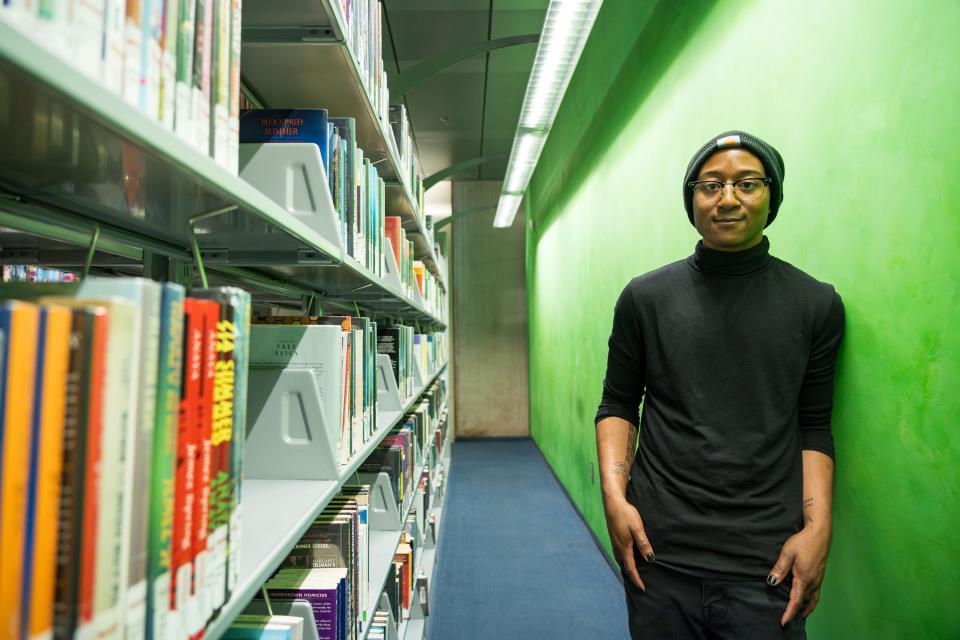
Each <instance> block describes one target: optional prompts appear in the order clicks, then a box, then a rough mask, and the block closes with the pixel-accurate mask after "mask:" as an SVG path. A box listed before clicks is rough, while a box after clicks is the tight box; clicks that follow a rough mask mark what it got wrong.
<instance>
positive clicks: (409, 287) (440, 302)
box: [384, 216, 447, 319]
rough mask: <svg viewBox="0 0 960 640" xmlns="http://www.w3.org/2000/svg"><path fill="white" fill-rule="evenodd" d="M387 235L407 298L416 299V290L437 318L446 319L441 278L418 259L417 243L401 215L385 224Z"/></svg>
mask: <svg viewBox="0 0 960 640" xmlns="http://www.w3.org/2000/svg"><path fill="white" fill-rule="evenodd" d="M384 234H385V235H386V237H387V238H389V239H390V247H392V248H393V259H394V260H395V261H396V264H397V268H398V269H399V271H400V282H401V285H402V286H403V292H404V294H405V295H406V296H407V297H410V298H412V297H413V296H414V290H416V292H417V293H418V294H419V296H420V297H421V298H422V299H423V303H424V306H425V307H426V308H427V310H428V311H430V312H431V313H433V315H435V316H437V317H439V318H441V319H442V318H444V317H445V316H446V308H447V297H446V292H445V291H444V290H443V288H441V287H440V284H439V283H438V282H437V278H436V277H435V276H434V275H433V274H432V273H431V272H430V271H429V270H428V269H427V267H426V265H425V264H424V263H423V262H422V261H420V260H415V259H414V255H415V249H414V244H413V240H409V239H408V238H407V231H406V229H404V228H403V221H402V220H401V219H400V218H399V217H397V216H387V217H386V220H385V221H384Z"/></svg>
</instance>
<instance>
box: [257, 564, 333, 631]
mask: <svg viewBox="0 0 960 640" xmlns="http://www.w3.org/2000/svg"><path fill="white" fill-rule="evenodd" d="M346 582H347V570H346V569H309V570H304V571H300V572H291V573H288V574H285V575H284V576H282V577H278V578H273V579H271V580H269V581H268V582H267V583H266V584H265V585H264V589H266V591H267V594H268V595H269V597H270V598H271V599H274V598H275V599H281V600H305V601H307V602H308V603H310V607H311V609H312V610H313V616H314V620H315V621H316V629H317V635H318V636H319V640H346V631H347V619H346V589H347V586H346Z"/></svg>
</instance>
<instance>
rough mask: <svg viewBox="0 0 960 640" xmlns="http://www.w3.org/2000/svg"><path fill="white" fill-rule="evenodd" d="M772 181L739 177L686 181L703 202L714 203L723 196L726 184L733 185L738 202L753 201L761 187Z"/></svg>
mask: <svg viewBox="0 0 960 640" xmlns="http://www.w3.org/2000/svg"><path fill="white" fill-rule="evenodd" d="M772 181H773V179H772V178H741V179H740V180H729V181H727V182H720V181H718V180H696V181H694V182H688V183H687V186H688V187H690V188H691V189H693V194H694V195H695V196H696V197H697V199H698V200H700V201H701V202H703V203H704V204H714V203H716V202H718V201H719V200H720V198H721V197H722V196H723V190H724V189H725V188H726V186H727V185H728V184H731V185H733V194H734V195H735V196H737V200H739V201H740V202H753V201H754V200H757V199H758V198H760V196H762V195H763V188H764V187H765V186H767V185H768V184H770V183H771V182H772Z"/></svg>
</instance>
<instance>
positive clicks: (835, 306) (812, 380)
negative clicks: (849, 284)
mask: <svg viewBox="0 0 960 640" xmlns="http://www.w3.org/2000/svg"><path fill="white" fill-rule="evenodd" d="M843 329H844V313H843V301H842V300H841V299H840V296H839V294H837V293H834V296H833V302H832V303H831V305H830V311H829V312H828V313H827V314H826V317H825V318H824V320H823V322H822V323H821V324H820V326H819V327H818V328H817V333H816V334H815V335H814V336H813V341H812V344H811V347H810V359H809V361H808V363H807V371H806V373H805V374H804V377H803V386H802V387H801V388H800V395H799V397H798V400H797V402H798V409H799V424H800V447H801V449H804V450H812V451H820V452H821V453H824V454H826V455H828V456H830V457H831V458H832V457H833V456H834V449H833V433H832V432H831V429H830V415H831V413H832V411H833V378H834V371H835V369H836V365H837V354H838V353H839V351H840V343H841V342H842V340H843Z"/></svg>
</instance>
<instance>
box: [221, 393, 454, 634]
mask: <svg viewBox="0 0 960 640" xmlns="http://www.w3.org/2000/svg"><path fill="white" fill-rule="evenodd" d="M438 393H440V392H439V391H438V390H437V389H434V388H431V389H430V390H429V391H428V395H430V396H431V397H433V398H434V401H436V399H437V398H439V396H438V395H437V394H438ZM428 404H429V402H428ZM417 413H421V414H423V415H426V413H427V409H426V408H425V407H424V409H423V410H422V411H421V410H420V407H418V409H417V410H416V411H415V412H414V414H417ZM410 417H411V418H412V417H413V416H410ZM417 424H419V423H418V422H416V421H413V420H405V421H404V423H403V424H402V425H398V426H397V427H396V428H394V429H393V430H392V431H391V432H390V433H389V434H387V435H386V436H385V437H384V439H383V441H382V442H381V443H380V444H379V445H378V447H377V448H376V449H375V450H374V452H373V453H371V455H370V457H369V458H368V459H367V461H365V463H364V465H363V466H362V467H361V469H360V471H361V475H360V477H365V476H364V475H363V472H364V471H365V470H373V471H374V472H375V473H379V472H380V471H386V472H387V473H395V472H398V470H399V469H401V467H399V466H396V467H395V466H390V465H389V464H388V463H386V462H385V460H387V458H388V456H387V455H386V452H389V451H394V452H398V455H401V454H400V453H399V452H402V456H404V457H403V460H404V462H405V463H406V462H411V463H413V462H414V461H415V460H422V459H423V457H422V456H421V455H420V452H419V448H420V445H419V441H418V438H419V434H418V433H417V430H418V429H419V428H420V427H418V426H416V425H417ZM431 424H432V426H436V425H437V422H436V421H434V422H433V423H431ZM427 429H429V426H428V427H426V428H425V429H424V430H425V431H426V430H427ZM425 440H426V441H427V442H429V443H430V445H431V447H435V444H434V442H433V439H432V438H431V437H430V436H429V434H428V435H427V437H426V438H425ZM430 459H432V460H437V461H439V458H438V457H436V456H431V458H430ZM403 469H404V470H405V469H406V467H403ZM412 473H413V471H412V470H411V471H410V474H412ZM433 473H435V471H434V470H431V469H424V470H423V471H422V474H421V477H422V478H427V477H430V475H431V474H433ZM405 486H407V487H411V486H412V485H411V483H409V482H405ZM424 487H426V485H425V484H423V483H422V484H421V491H420V492H419V493H420V494H423V493H424ZM370 494H371V486H370V485H369V484H356V485H347V486H345V487H344V488H343V489H342V491H341V493H340V494H339V495H338V496H337V497H336V498H334V499H333V500H332V501H331V502H330V504H329V505H327V506H326V508H325V509H324V510H323V512H322V513H321V514H320V515H319V516H318V517H317V518H316V519H315V520H314V522H313V523H312V524H311V525H310V527H309V528H308V529H307V531H306V532H305V533H304V535H303V536H302V537H301V538H300V540H299V541H298V542H297V543H296V544H295V545H294V547H293V549H292V550H291V552H290V553H289V554H288V555H287V557H286V558H285V559H284V560H283V561H282V562H281V564H280V566H279V568H278V569H277V570H276V571H275V572H274V574H273V575H272V576H271V577H270V578H269V579H268V580H267V581H266V583H265V584H264V585H263V587H264V588H263V590H262V591H261V594H263V593H264V592H265V594H266V596H267V598H269V602H270V610H277V609H281V610H287V609H288V608H289V607H287V606H286V605H288V604H289V603H290V602H292V601H296V600H300V601H304V602H306V603H308V604H309V607H310V610H311V612H312V620H310V622H311V623H312V624H313V625H314V627H315V630H316V633H317V636H318V637H319V638H320V640H356V638H359V637H361V636H362V634H363V630H364V627H365V626H367V625H369V626H370V627H371V633H373V632H374V629H375V628H376V627H378V626H382V623H383V622H384V621H385V620H386V619H388V618H389V617H390V612H389V611H386V610H380V611H375V609H376V608H377V605H378V603H379V598H377V599H371V598H370V595H371V593H370V584H371V583H370V581H371V575H370V572H371V566H370V540H371V536H370V520H369V514H370V509H371V504H370ZM423 504H425V503H423V500H422V498H420V497H418V498H417V499H416V500H415V499H414V498H413V497H412V496H411V497H410V498H409V499H408V500H407V505H408V506H410V511H409V513H408V514H407V516H406V517H405V518H404V521H403V524H402V532H401V539H400V543H399V545H398V547H397V549H396V552H395V555H394V559H393V562H391V563H390V565H389V567H388V568H387V570H388V572H389V574H388V576H387V580H386V585H387V588H386V591H387V593H388V596H390V598H391V600H390V603H391V608H395V612H396V613H395V617H394V619H397V618H398V617H399V616H401V615H403V614H402V611H403V610H404V609H406V610H409V606H410V593H409V588H410V585H411V584H412V582H413V568H414V566H415V562H416V558H417V554H418V550H419V549H420V548H422V546H423V542H422V540H423V533H422V532H423V531H424V525H423V524H422V523H423V520H424V518H423V517H422V516H421V515H418V513H417V511H416V510H417V509H422V510H425V509H426V508H427V507H425V506H421V505H423ZM404 512H406V510H405V511H404ZM374 577H376V576H374ZM261 598H262V595H261V597H258V599H255V600H254V601H253V602H252V603H251V604H250V605H249V606H248V608H247V611H245V613H244V614H242V615H241V616H239V617H238V618H237V619H236V621H235V622H234V623H233V624H232V626H231V627H230V629H229V630H228V631H227V632H226V633H225V635H224V638H226V639H227V640H241V639H244V640H246V639H252V638H256V639H265V638H271V639H273V638H283V639H284V640H287V639H288V638H290V639H292V638H297V637H303V636H305V635H312V633H311V634H307V633H306V631H305V630H302V629H297V628H296V627H297V623H296V622H295V621H290V620H284V619H278V618H276V617H275V616H264V615H263V614H262V613H260V612H262V611H263V610H264V609H265V608H266V602H265V601H263V600H262V599H261ZM300 624H302V623H300ZM298 634H302V635H298Z"/></svg>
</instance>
